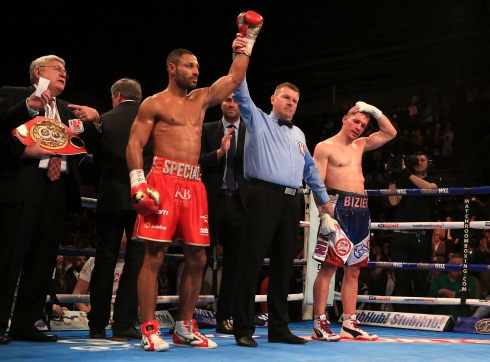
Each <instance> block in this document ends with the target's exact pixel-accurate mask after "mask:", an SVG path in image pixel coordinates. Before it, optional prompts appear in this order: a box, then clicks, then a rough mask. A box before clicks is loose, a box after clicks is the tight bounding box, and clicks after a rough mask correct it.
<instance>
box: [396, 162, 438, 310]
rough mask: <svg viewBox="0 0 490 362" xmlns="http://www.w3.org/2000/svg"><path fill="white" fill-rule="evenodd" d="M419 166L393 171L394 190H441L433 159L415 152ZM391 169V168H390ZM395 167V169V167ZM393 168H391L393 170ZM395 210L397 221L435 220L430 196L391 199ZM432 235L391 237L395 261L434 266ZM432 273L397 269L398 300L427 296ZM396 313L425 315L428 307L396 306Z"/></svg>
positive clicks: (414, 232)
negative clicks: (431, 166) (432, 263)
mask: <svg viewBox="0 0 490 362" xmlns="http://www.w3.org/2000/svg"><path fill="white" fill-rule="evenodd" d="M414 156H416V157H417V159H418V163H417V164H416V165H406V164H405V161H404V160H403V161H402V165H401V170H399V169H398V171H397V169H390V168H388V169H389V171H390V178H391V179H390V183H389V188H390V189H395V188H396V189H413V188H424V189H429V188H437V184H436V183H435V181H436V179H435V177H433V176H432V175H430V174H429V168H430V161H429V157H428V156H427V155H426V154H425V153H423V152H415V153H414ZM388 166H389V165H387V167H388ZM392 166H393V165H392ZM390 167H391V166H390ZM388 200H389V202H390V204H391V205H392V206H394V207H395V206H397V208H396V213H395V218H394V221H398V222H411V221H413V222H421V221H431V220H432V205H433V199H432V197H430V196H399V195H394V196H388ZM431 240H432V233H430V234H429V231H427V230H416V229H412V230H395V231H394V232H393V235H392V237H391V248H390V250H391V260H392V261H393V262H405V263H430V262H431V261H432V248H431ZM427 275H428V272H427V271H424V270H401V269H395V280H396V282H395V288H394V291H393V295H394V296H405V297H410V296H418V297H423V296H426V295H427V291H428V287H429V285H428V284H427ZM393 309H394V310H395V311H397V312H410V311H413V312H417V313H425V312H427V309H428V307H427V306H424V305H411V304H395V305H393Z"/></svg>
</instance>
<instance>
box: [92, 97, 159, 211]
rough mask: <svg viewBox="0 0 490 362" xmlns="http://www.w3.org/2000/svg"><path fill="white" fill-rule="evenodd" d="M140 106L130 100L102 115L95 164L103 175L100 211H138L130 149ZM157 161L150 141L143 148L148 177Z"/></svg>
mask: <svg viewBox="0 0 490 362" xmlns="http://www.w3.org/2000/svg"><path fill="white" fill-rule="evenodd" d="M138 109H139V103H137V102H133V101H127V102H123V103H121V104H119V105H118V106H117V107H116V108H113V109H111V110H110V111H108V112H106V113H104V114H102V115H101V117H100V118H101V122H102V133H99V132H97V131H95V133H96V136H97V139H98V142H97V143H96V146H95V148H94V165H95V167H96V169H97V170H98V171H99V173H100V181H99V186H98V191H97V212H114V211H127V210H131V211H134V208H133V205H132V203H131V195H130V193H131V184H130V180H129V171H128V164H127V160H126V147H127V145H128V140H129V133H130V131H131V126H132V125H133V122H134V119H135V118H136V115H137V113H138ZM152 161H153V151H152V149H151V145H150V142H148V143H147V144H146V146H145V147H144V149H143V162H144V167H143V168H144V170H145V174H148V172H149V171H150V168H151V164H152Z"/></svg>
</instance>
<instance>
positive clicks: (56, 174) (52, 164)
mask: <svg viewBox="0 0 490 362" xmlns="http://www.w3.org/2000/svg"><path fill="white" fill-rule="evenodd" d="M60 169H61V155H55V156H51V157H50V158H49V162H48V172H47V175H48V178H49V179H50V180H51V181H56V180H57V179H59V178H60Z"/></svg>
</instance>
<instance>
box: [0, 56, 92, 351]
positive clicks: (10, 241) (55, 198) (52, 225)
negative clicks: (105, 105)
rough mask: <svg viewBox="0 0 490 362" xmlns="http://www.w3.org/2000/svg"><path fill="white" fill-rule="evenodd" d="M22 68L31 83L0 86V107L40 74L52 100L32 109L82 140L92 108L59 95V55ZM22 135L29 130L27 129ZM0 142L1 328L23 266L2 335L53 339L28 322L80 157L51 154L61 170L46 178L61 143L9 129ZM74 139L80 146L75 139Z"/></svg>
mask: <svg viewBox="0 0 490 362" xmlns="http://www.w3.org/2000/svg"><path fill="white" fill-rule="evenodd" d="M29 74H30V80H31V83H32V85H31V86H29V87H7V86H5V87H2V88H1V89H0V109H8V108H10V107H13V106H15V105H17V104H18V103H19V102H21V101H23V100H24V101H25V99H26V98H27V97H29V96H30V95H31V94H32V93H33V92H34V91H35V90H36V87H37V86H38V83H39V79H40V78H41V77H42V78H44V79H47V80H49V85H48V89H49V91H50V93H51V99H50V101H49V103H48V104H47V105H46V107H45V108H44V109H40V110H39V115H40V116H46V117H48V118H51V119H54V122H55V123H57V122H58V121H59V122H62V123H63V124H64V125H66V126H70V125H71V128H72V131H74V129H76V132H78V133H79V134H78V135H79V136H80V137H81V139H83V140H84V141H85V144H86V145H87V146H89V143H87V142H88V141H89V140H88V138H87V137H86V136H87V134H86V133H85V132H84V128H85V129H88V128H90V127H93V124H92V122H99V121H100V119H99V114H98V112H97V111H96V110H95V109H93V108H90V107H86V106H79V105H69V103H68V102H66V101H64V100H61V99H59V98H58V97H59V96H60V94H61V93H62V92H63V90H64V89H65V85H66V81H67V79H68V76H69V75H68V72H67V71H66V69H65V61H64V60H63V59H62V58H60V57H58V56H56V55H47V56H43V57H40V58H38V59H35V60H34V61H32V63H31V65H30V69H29ZM74 119H77V121H73V120H74ZM78 120H82V121H87V122H86V123H85V122H84V123H83V124H84V125H85V127H82V123H81V122H78ZM23 134H25V135H26V136H28V135H29V132H28V131H27V132H23ZM70 141H72V138H70ZM0 144H1V145H2V146H1V147H2V160H1V161H0V173H1V174H0V189H1V190H3V192H2V193H0V209H4V207H5V208H8V210H9V215H8V217H6V218H2V219H1V220H0V223H1V230H2V231H3V230H5V231H6V233H5V234H3V235H2V240H1V244H0V328H1V330H0V332H4V331H5V329H6V328H7V325H8V321H9V316H10V311H11V308H12V303H13V297H14V292H15V288H16V285H17V280H18V278H19V274H20V271H21V269H22V274H21V277H20V281H19V286H18V293H17V298H16V300H15V309H14V313H13V318H12V322H11V325H10V331H9V336H10V337H11V338H12V339H14V340H15V339H17V340H27V341H36V342H56V341H57V339H58V337H57V336H56V335H52V334H44V333H43V332H41V331H39V330H37V328H36V327H35V326H34V323H35V322H36V321H37V320H38V319H39V318H40V317H41V315H42V313H43V310H44V305H45V302H46V296H47V295H48V292H49V285H50V283H51V277H52V275H53V267H54V265H55V264H54V263H55V261H56V255H57V251H58V243H59V240H58V237H59V235H60V232H61V231H62V229H63V223H64V218H65V214H66V211H67V210H68V211H78V210H80V209H81V201H80V172H79V162H80V158H81V156H80V155H79V154H71V155H63V156H62V158H61V159H60V158H58V160H59V161H61V163H60V165H59V166H60V170H61V173H60V174H59V175H58V176H57V178H56V177H55V178H54V181H52V180H51V179H50V178H48V173H47V167H48V164H49V158H50V156H55V155H56V153H59V154H61V153H62V152H63V149H53V150H51V149H49V148H47V147H43V146H42V145H41V142H40V141H38V142H35V143H34V144H30V145H29V146H26V145H25V144H24V143H23V142H21V141H20V140H19V139H18V138H15V137H12V135H11V134H10V132H1V133H0ZM76 144H77V145H78V146H82V145H81V143H80V141H79V142H77V143H76ZM2 334H3V333H2Z"/></svg>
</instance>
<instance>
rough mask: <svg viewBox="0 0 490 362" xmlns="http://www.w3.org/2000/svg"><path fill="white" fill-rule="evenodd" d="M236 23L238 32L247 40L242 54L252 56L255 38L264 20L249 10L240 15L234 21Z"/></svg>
mask: <svg viewBox="0 0 490 362" xmlns="http://www.w3.org/2000/svg"><path fill="white" fill-rule="evenodd" d="M236 23H237V26H238V31H239V32H240V33H241V34H242V35H243V36H244V37H245V38H246V39H247V46H246V48H245V51H244V52H242V53H243V54H245V55H248V56H250V55H252V48H253V46H254V44H255V39H256V38H257V35H259V32H260V29H261V28H262V25H263V24H264V19H263V18H262V16H260V15H259V14H257V13H256V12H255V11H252V10H249V11H247V12H243V13H240V15H238V17H237V19H236Z"/></svg>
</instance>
